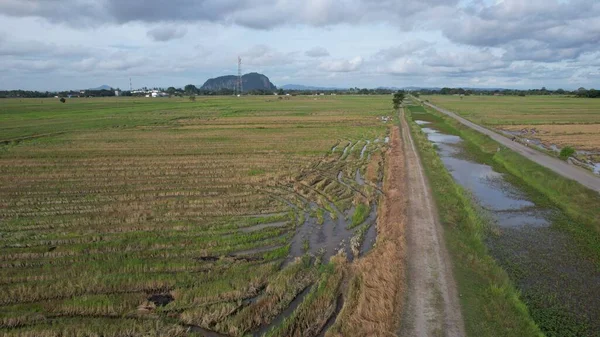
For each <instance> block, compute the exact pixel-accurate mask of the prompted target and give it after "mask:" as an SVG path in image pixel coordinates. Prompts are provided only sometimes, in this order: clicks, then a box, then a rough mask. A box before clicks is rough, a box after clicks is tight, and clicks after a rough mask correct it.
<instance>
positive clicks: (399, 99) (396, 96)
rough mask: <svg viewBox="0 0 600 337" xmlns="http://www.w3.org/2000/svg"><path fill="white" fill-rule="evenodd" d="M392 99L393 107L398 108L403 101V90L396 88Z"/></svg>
mask: <svg viewBox="0 0 600 337" xmlns="http://www.w3.org/2000/svg"><path fill="white" fill-rule="evenodd" d="M392 101H393V102H394V109H395V110H398V109H399V108H400V105H401V104H402V101H404V91H402V90H398V92H396V93H395V94H394V98H393V99H392Z"/></svg>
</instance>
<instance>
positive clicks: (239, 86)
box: [237, 56, 244, 95]
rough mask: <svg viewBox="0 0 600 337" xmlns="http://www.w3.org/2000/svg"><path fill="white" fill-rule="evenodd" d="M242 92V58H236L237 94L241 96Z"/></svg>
mask: <svg viewBox="0 0 600 337" xmlns="http://www.w3.org/2000/svg"><path fill="white" fill-rule="evenodd" d="M243 92H244V87H243V85H242V58H241V57H239V56H238V83H237V93H238V95H241V94H242V93H243Z"/></svg>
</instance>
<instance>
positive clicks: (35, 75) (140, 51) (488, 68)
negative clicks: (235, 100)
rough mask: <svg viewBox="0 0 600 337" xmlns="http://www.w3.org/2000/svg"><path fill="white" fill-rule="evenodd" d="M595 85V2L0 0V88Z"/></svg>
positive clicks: (598, 53) (598, 57) (599, 71)
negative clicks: (243, 77) (217, 82)
mask: <svg viewBox="0 0 600 337" xmlns="http://www.w3.org/2000/svg"><path fill="white" fill-rule="evenodd" d="M238 56H240V57H241V58H242V63H243V72H244V73H248V72H254V71H255V72H260V73H263V74H265V75H267V76H268V77H269V78H270V79H271V82H273V83H274V84H275V85H278V86H280V85H284V84H304V85H313V86H333V87H361V88H363V87H366V88H375V87H379V86H395V87H405V86H421V87H444V86H447V87H488V88H490V87H491V88H495V87H502V88H517V89H527V88H541V87H543V86H545V87H546V88H548V89H558V88H563V89H576V88H579V87H585V88H600V1H598V0H571V1H568V0H505V1H493V0H470V1H466V0H169V1H166V0H0V90H9V89H27V90H50V91H52V90H66V89H86V88H91V87H97V86H100V85H103V84H106V85H109V86H112V87H115V88H116V87H120V88H121V89H128V88H129V79H130V78H131V80H132V83H133V87H134V89H135V88H141V87H144V86H146V87H169V86H175V87H183V86H185V85H186V84H194V85H202V84H203V83H204V81H206V80H207V79H208V78H212V77H217V76H222V75H231V74H236V73H237V58H238Z"/></svg>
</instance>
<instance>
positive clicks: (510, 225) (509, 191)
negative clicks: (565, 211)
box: [422, 125, 600, 335]
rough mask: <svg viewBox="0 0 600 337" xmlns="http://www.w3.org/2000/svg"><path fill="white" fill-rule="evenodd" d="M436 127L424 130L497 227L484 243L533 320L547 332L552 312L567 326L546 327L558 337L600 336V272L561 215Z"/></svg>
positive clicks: (456, 138)
mask: <svg viewBox="0 0 600 337" xmlns="http://www.w3.org/2000/svg"><path fill="white" fill-rule="evenodd" d="M434 127H435V126H434V125H428V127H424V128H422V130H423V132H425V133H426V134H427V137H428V138H429V140H430V141H431V142H433V143H435V144H436V145H437V151H438V154H439V156H440V158H441V159H442V161H443V163H444V165H445V166H446V168H447V169H448V170H449V171H450V173H451V174H452V177H453V178H454V180H455V181H456V182H457V183H459V184H460V185H461V186H463V187H464V188H466V189H467V190H469V191H470V192H471V193H472V195H473V197H474V198H475V200H476V201H477V202H478V203H479V204H480V206H482V207H483V208H484V209H486V210H487V211H488V212H489V215H490V216H491V219H492V220H493V221H494V222H495V223H496V228H497V229H498V234H497V235H489V237H487V238H486V240H485V243H486V245H487V246H488V248H489V251H490V254H491V255H492V256H493V257H494V258H495V259H496V260H497V261H498V263H499V264H500V265H501V266H503V267H504V269H505V270H506V271H507V272H508V274H509V276H510V277H511V279H512V280H513V282H514V283H515V285H516V286H517V288H518V289H519V291H520V292H521V293H522V295H523V299H524V301H525V302H526V303H527V304H528V305H529V307H530V308H529V309H530V312H531V313H532V317H533V318H534V320H535V319H536V317H545V318H544V319H542V320H539V321H537V322H538V324H541V325H542V326H541V327H542V329H544V326H543V323H544V321H545V320H547V319H548V318H547V315H548V312H550V310H552V312H553V318H552V319H553V320H556V321H557V322H563V323H564V324H562V323H556V324H555V325H554V327H546V328H548V329H553V328H555V329H556V330H553V331H554V332H555V333H557V335H566V334H568V331H567V329H569V328H570V327H573V324H574V323H573V322H575V324H576V325H578V326H587V327H588V329H590V331H600V302H599V301H598V298H600V287H598V286H591V285H598V284H600V271H599V270H598V268H597V266H596V265H595V264H594V262H593V261H592V260H590V259H586V258H582V256H579V255H578V253H577V251H576V249H574V248H573V247H576V246H577V243H576V242H574V240H573V239H572V238H571V237H570V236H568V235H566V234H565V233H564V232H562V231H559V230H558V229H556V228H554V227H553V226H552V222H553V221H555V220H556V219H558V218H559V217H560V216H562V215H561V214H560V213H558V211H557V210H554V209H549V208H543V207H540V206H539V205H536V204H535V203H534V202H532V201H531V200H530V199H529V198H528V196H527V193H526V192H525V191H524V190H522V189H521V188H520V187H519V186H517V185H515V184H513V183H511V182H509V181H507V180H506V177H505V176H504V174H502V173H499V172H497V171H494V168H493V167H491V166H489V165H485V164H482V163H479V162H476V161H475V160H474V159H472V158H471V157H472V156H469V155H468V153H467V152H466V148H465V144H464V143H463V140H462V139H461V138H460V137H458V136H453V135H446V134H443V133H441V132H440V131H438V130H436V129H434ZM540 294H541V295H540ZM529 299H531V300H529ZM554 312H557V313H558V312H560V315H559V314H554ZM561 328H562V329H564V330H565V331H561ZM584 335H587V334H585V333H584Z"/></svg>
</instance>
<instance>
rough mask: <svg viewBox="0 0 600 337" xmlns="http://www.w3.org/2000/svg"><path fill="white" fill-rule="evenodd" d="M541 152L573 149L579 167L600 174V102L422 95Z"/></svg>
mask: <svg viewBox="0 0 600 337" xmlns="http://www.w3.org/2000/svg"><path fill="white" fill-rule="evenodd" d="M422 98H423V99H424V100H429V101H430V102H431V103H433V104H436V105H438V106H441V107H444V108H447V109H449V110H451V111H453V112H456V113H459V114H460V115H462V116H463V117H466V118H468V119H469V120H471V121H473V122H475V123H477V124H480V125H484V126H487V127H489V128H492V129H495V130H497V131H499V132H501V133H504V134H506V135H507V136H510V137H513V136H514V137H517V140H520V141H522V142H523V143H526V144H531V145H532V146H536V147H538V148H540V149H542V150H545V151H549V152H556V153H558V152H559V151H560V150H561V149H562V148H564V147H567V146H569V147H572V148H574V149H575V150H576V151H577V153H576V158H577V159H579V160H580V161H581V165H582V166H585V167H587V168H589V169H591V170H592V171H596V173H598V174H600V101H599V100H597V99H589V98H576V97H568V96H526V97H517V96H462V97H461V96H448V95H432V96H423V97H422Z"/></svg>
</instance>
